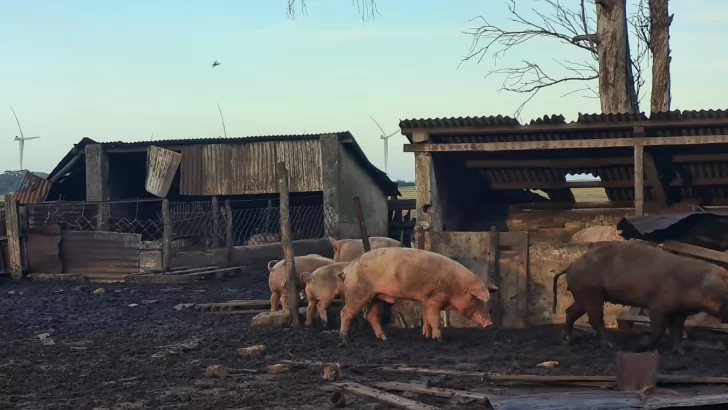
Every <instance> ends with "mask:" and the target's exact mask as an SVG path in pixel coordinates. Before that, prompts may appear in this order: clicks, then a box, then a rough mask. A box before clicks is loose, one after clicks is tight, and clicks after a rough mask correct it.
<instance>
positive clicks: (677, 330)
mask: <svg viewBox="0 0 728 410" xmlns="http://www.w3.org/2000/svg"><path fill="white" fill-rule="evenodd" d="M687 318H688V315H686V314H683V313H677V314H675V315H673V317H672V323H671V324H670V338H671V339H672V351H673V353H677V354H679V355H684V354H685V349H683V348H682V335H683V328H684V327H685V320H686V319H687Z"/></svg>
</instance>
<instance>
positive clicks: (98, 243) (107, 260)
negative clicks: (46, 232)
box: [61, 231, 141, 281]
mask: <svg viewBox="0 0 728 410" xmlns="http://www.w3.org/2000/svg"><path fill="white" fill-rule="evenodd" d="M140 248H141V235H139V234H133V233H117V232H83V231H63V239H62V240H61V260H62V262H63V267H64V272H65V273H81V274H84V275H86V276H87V277H89V278H90V279H92V280H96V279H98V280H104V281H122V280H123V278H124V276H125V275H129V274H133V273H138V272H139V254H140Z"/></svg>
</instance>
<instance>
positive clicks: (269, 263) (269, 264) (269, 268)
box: [268, 259, 278, 271]
mask: <svg viewBox="0 0 728 410" xmlns="http://www.w3.org/2000/svg"><path fill="white" fill-rule="evenodd" d="M276 263H278V261H277V260H275V259H273V260H272V261H270V262H268V271H270V270H271V269H273V266H275V264H276Z"/></svg>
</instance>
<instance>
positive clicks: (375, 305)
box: [367, 299, 387, 342]
mask: <svg viewBox="0 0 728 410" xmlns="http://www.w3.org/2000/svg"><path fill="white" fill-rule="evenodd" d="M383 307H384V303H382V301H381V300H379V299H373V300H372V301H371V302H370V303H369V311H368V312H367V320H368V321H369V324H370V325H371V326H372V329H373V330H374V334H375V335H376V336H377V339H379V340H383V341H385V342H386V341H387V336H386V335H385V334H384V330H383V329H382V324H381V323H380V322H379V316H380V315H381V313H382V308H383Z"/></svg>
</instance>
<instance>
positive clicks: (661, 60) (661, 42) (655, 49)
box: [647, 0, 674, 112]
mask: <svg viewBox="0 0 728 410" xmlns="http://www.w3.org/2000/svg"><path fill="white" fill-rule="evenodd" d="M649 3H650V38H649V40H648V43H647V44H649V48H650V51H651V52H652V101H651V104H650V110H651V111H652V112H664V111H669V110H670V102H671V100H672V95H671V90H670V62H671V60H672V57H670V25H671V24H672V19H673V17H674V15H671V14H669V12H668V8H667V3H668V0H649Z"/></svg>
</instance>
